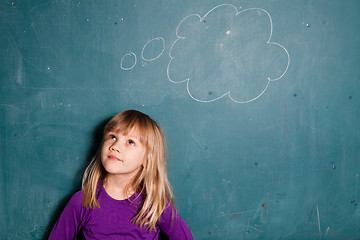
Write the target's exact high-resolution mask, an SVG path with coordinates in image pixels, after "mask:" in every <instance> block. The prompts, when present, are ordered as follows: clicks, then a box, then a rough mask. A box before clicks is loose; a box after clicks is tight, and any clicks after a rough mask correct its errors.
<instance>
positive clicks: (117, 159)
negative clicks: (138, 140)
mask: <svg viewBox="0 0 360 240" xmlns="http://www.w3.org/2000/svg"><path fill="white" fill-rule="evenodd" d="M109 158H110V159H113V160H116V161H120V162H122V160H120V159H119V158H118V157H116V156H114V155H110V156H109Z"/></svg>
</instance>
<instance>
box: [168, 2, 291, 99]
mask: <svg viewBox="0 0 360 240" xmlns="http://www.w3.org/2000/svg"><path fill="white" fill-rule="evenodd" d="M259 23H260V24H259ZM256 24H258V25H256ZM272 31H273V26H272V19H271V16H270V14H269V13H268V12H267V11H266V10H264V9H261V8H249V9H244V10H241V11H239V10H238V9H237V8H236V7H235V6H234V5H231V4H221V5H218V6H216V7H214V8H212V9H211V10H210V11H208V12H207V13H206V14H205V15H204V16H202V17H201V16H200V15H199V14H190V15H188V16H186V17H185V18H183V19H182V20H181V21H180V23H179V25H178V26H177V27H176V36H177V39H176V40H175V41H174V42H173V43H172V45H171V47H170V50H169V56H170V60H169V63H168V66H167V77H168V79H169V81H170V82H172V83H186V89H187V93H188V94H189V96H190V97H191V98H192V99H194V100H195V101H198V102H213V101H216V100H219V99H221V98H223V97H225V96H228V97H229V98H230V100H231V101H233V102H235V103H249V102H252V101H254V100H256V99H258V98H259V97H260V96H261V95H263V94H264V92H265V91H266V90H267V89H268V86H269V84H270V83H271V82H274V81H277V80H279V79H281V78H282V77H283V76H284V75H285V73H286V72H287V70H288V67H289V64H290V55H289V53H288V51H287V50H286V48H285V47H283V46H282V45H280V44H279V43H276V42H273V41H271V38H272ZM249 36H250V37H249ZM275 50H276V51H275ZM268 73H269V75H267V74H268ZM179 76H180V77H179ZM199 76H200V77H199ZM175 78H176V79H175ZM178 78H179V79H178ZM244 79H247V80H248V82H243V80H244ZM246 87H247V89H246ZM254 89H255V90H254ZM259 89H260V90H259ZM247 90H251V91H252V92H251V91H250V93H248V92H249V91H247ZM245 93H246V94H247V95H246V96H245V97H244V96H242V95H243V94H245ZM251 94H252V96H251ZM199 95H200V96H199Z"/></svg>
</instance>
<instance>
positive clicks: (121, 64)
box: [120, 52, 137, 71]
mask: <svg viewBox="0 0 360 240" xmlns="http://www.w3.org/2000/svg"><path fill="white" fill-rule="evenodd" d="M131 55H133V56H134V58H135V62H134V64H133V65H132V66H131V67H129V68H124V67H123V60H124V58H125V57H126V56H131ZM136 63H137V58H136V54H135V53H133V52H129V53H127V54H125V55H124V56H123V57H122V58H121V62H120V67H121V69H123V70H126V71H127V70H131V69H133V68H134V67H135V65H136Z"/></svg>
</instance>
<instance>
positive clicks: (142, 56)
mask: <svg viewBox="0 0 360 240" xmlns="http://www.w3.org/2000/svg"><path fill="white" fill-rule="evenodd" d="M155 40H161V41H162V43H163V49H162V51H161V53H160V54H159V55H158V56H156V57H154V58H151V59H147V58H144V50H145V48H146V46H147V45H148V44H149V43H150V42H152V41H155ZM164 51H165V40H164V38H163V37H157V38H153V39H151V40H149V41H148V42H147V43H146V44H145V45H144V47H143V49H142V50H141V58H142V59H144V60H145V61H148V62H151V61H154V60H155V59H158V58H159V57H160V56H161V55H162V54H163V53H164Z"/></svg>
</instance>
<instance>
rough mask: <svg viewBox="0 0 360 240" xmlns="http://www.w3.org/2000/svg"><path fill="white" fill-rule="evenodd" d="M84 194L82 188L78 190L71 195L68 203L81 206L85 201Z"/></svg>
mask: <svg viewBox="0 0 360 240" xmlns="http://www.w3.org/2000/svg"><path fill="white" fill-rule="evenodd" d="M83 196H84V192H83V191H82V190H80V191H77V192H76V193H74V194H73V195H72V196H71V199H70V201H69V203H68V205H70V206H73V207H80V206H81V205H82V202H83Z"/></svg>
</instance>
